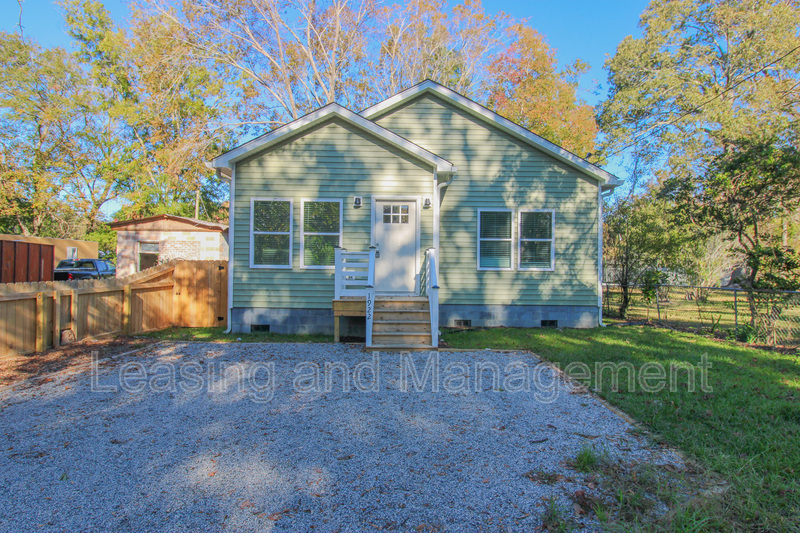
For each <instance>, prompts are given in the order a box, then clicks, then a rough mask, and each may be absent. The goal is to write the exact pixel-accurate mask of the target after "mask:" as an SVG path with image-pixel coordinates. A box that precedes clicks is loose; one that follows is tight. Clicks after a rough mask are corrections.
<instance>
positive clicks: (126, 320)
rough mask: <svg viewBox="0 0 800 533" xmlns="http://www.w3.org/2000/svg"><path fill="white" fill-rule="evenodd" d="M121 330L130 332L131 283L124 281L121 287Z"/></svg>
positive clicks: (126, 332)
mask: <svg viewBox="0 0 800 533" xmlns="http://www.w3.org/2000/svg"><path fill="white" fill-rule="evenodd" d="M122 332H123V333H124V334H125V335H130V334H131V285H130V283H126V284H125V286H124V287H123V288H122Z"/></svg>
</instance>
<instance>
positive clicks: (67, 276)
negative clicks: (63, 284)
mask: <svg viewBox="0 0 800 533" xmlns="http://www.w3.org/2000/svg"><path fill="white" fill-rule="evenodd" d="M116 276H117V267H116V266H114V263H111V262H109V261H106V260H105V259H64V260H63V261H60V262H59V263H58V266H57V267H56V269H55V270H54V271H53V279H55V280H56V281H63V280H71V279H97V278H114V277H116Z"/></svg>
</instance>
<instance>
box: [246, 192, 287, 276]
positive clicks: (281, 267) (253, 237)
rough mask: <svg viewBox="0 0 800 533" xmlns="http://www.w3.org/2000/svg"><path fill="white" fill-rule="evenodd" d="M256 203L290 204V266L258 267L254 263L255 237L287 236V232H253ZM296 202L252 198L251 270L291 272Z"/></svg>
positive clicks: (282, 199) (281, 199)
mask: <svg viewBox="0 0 800 533" xmlns="http://www.w3.org/2000/svg"><path fill="white" fill-rule="evenodd" d="M256 202H289V264H288V265H257V264H255V261H254V252H255V244H256V241H255V235H286V232H285V231H253V227H254V226H253V222H254V218H255V217H254V215H255V203H256ZM293 230H294V201H293V200H292V199H291V198H263V197H259V198H250V268H271V269H283V270H291V268H292V259H293V258H294V253H293V252H294V246H293V245H294V231H293Z"/></svg>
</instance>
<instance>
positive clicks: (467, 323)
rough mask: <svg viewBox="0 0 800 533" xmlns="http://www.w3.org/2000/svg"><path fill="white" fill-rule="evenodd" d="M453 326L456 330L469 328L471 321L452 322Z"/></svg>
mask: <svg viewBox="0 0 800 533" xmlns="http://www.w3.org/2000/svg"><path fill="white" fill-rule="evenodd" d="M453 326H455V327H457V328H471V327H472V320H453Z"/></svg>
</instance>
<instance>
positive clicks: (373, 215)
mask: <svg viewBox="0 0 800 533" xmlns="http://www.w3.org/2000/svg"><path fill="white" fill-rule="evenodd" d="M393 201H399V202H414V204H415V209H416V210H417V216H416V219H417V224H416V225H417V227H416V233H415V238H416V248H417V253H416V254H415V255H414V272H415V274H414V293H413V294H415V295H417V294H419V269H420V265H421V263H420V257H419V256H420V251H421V250H420V246H421V243H422V239H421V237H420V227H421V221H422V197H421V196H403V195H394V194H391V195H383V194H382V195H373V196H372V197H371V198H370V237H369V243H370V246H375V224H376V222H377V220H378V214H377V213H378V212H377V207H378V202H393ZM378 292H380V291H378ZM380 294H394V293H386V292H383V293H380ZM404 294H407V293H404Z"/></svg>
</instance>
